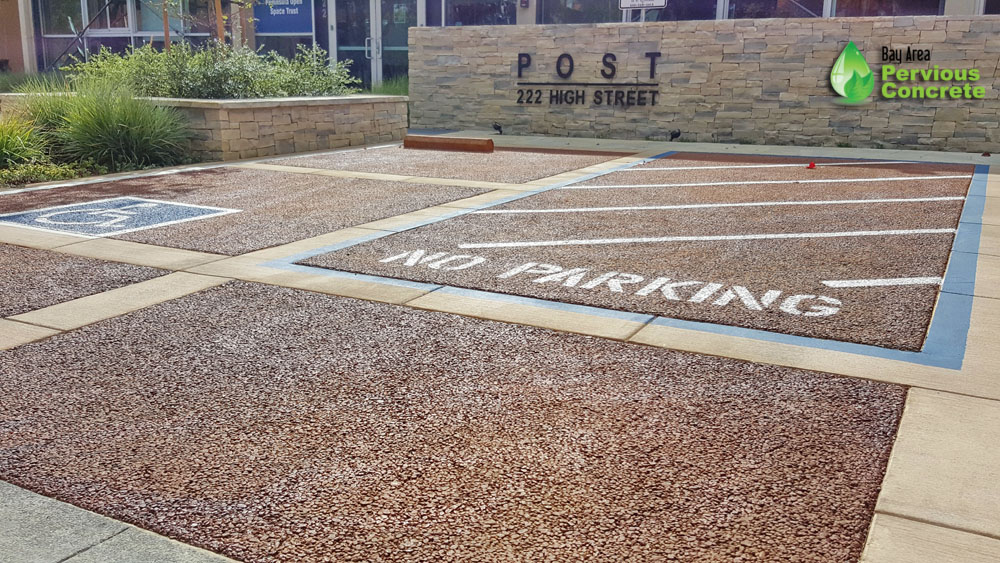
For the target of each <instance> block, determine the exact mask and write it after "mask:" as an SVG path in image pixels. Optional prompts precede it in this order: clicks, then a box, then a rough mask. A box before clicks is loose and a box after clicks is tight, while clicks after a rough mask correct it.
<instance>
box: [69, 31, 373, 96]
mask: <svg viewBox="0 0 1000 563" xmlns="http://www.w3.org/2000/svg"><path fill="white" fill-rule="evenodd" d="M348 64H349V62H347V63H345V62H338V63H336V64H334V65H332V66H331V65H329V64H328V63H327V58H326V51H324V50H323V49H320V48H318V47H312V48H305V47H303V46H299V48H298V52H297V53H296V55H295V57H294V58H293V59H291V60H289V59H285V58H283V57H281V56H279V55H277V54H276V53H274V52H271V53H268V54H266V55H262V54H260V53H257V52H254V51H251V50H249V49H243V48H238V47H237V48H234V47H232V46H229V45H224V44H219V43H212V44H210V45H208V46H206V47H204V48H200V49H197V48H194V47H191V46H190V45H189V44H187V43H178V44H176V45H173V46H172V47H171V49H170V52H165V51H157V50H155V49H153V47H152V46H151V45H143V46H142V47H138V48H133V49H130V50H129V51H128V52H127V53H126V54H125V55H119V54H117V53H113V52H111V51H109V50H106V49H102V50H101V52H100V53H98V54H96V55H93V56H92V57H90V60H88V61H87V62H77V63H75V64H73V65H70V66H68V67H65V68H64V69H63V70H64V71H66V73H67V74H68V76H69V77H70V79H71V80H73V81H80V80H84V81H86V80H91V79H102V80H110V81H113V82H114V83H117V84H123V85H125V86H127V87H128V88H129V90H131V92H132V93H134V94H135V95H137V96H162V97H170V98H208V99H228V98H265V97H285V96H316V95H341V94H350V93H354V92H356V91H357V89H356V88H354V86H356V85H357V84H358V83H359V80H358V79H356V78H352V77H351V76H350V75H349V73H348V70H347V65H348Z"/></svg>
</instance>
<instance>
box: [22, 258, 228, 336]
mask: <svg viewBox="0 0 1000 563" xmlns="http://www.w3.org/2000/svg"><path fill="white" fill-rule="evenodd" d="M226 281H228V280H226V279H225V278H217V277H213V276H203V275H198V274H190V273H186V272H175V273H173V274H168V275H166V276H163V277H159V278H154V279H152V280H149V281H145V282H141V283H137V284H134V285H130V286H127V287H123V288H119V289H113V290H111V291H106V292H104V293H99V294H97V295H91V296H89V297H81V298H80V299H74V300H73V301H67V302H66V303H60V304H58V305H52V306H51V307H45V308H44V309H39V310H37V311H31V312H29V313H23V314H20V315H14V316H12V317H11V319H12V320H17V321H23V322H26V323H31V324H35V325H40V326H45V327H50V328H55V329H59V330H72V329H74V328H79V327H81V326H85V325H88V324H91V323H95V322H97V321H100V320H104V319H109V318H112V317H117V316H119V315H123V314H125V313H129V312H132V311H136V310H138V309H142V308H144V307H149V306H150V305H154V304H156V303H162V302H164V301H169V300H171V299H176V298H178V297H182V296H184V295H187V294H189V293H194V292H196V291H201V290H203V289H207V288H210V287H215V286H217V285H221V284H223V283H225V282H226Z"/></svg>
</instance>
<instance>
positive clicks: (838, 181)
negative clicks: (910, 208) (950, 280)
mask: <svg viewBox="0 0 1000 563" xmlns="http://www.w3.org/2000/svg"><path fill="white" fill-rule="evenodd" d="M971 178H972V175H971V174H961V175H957V176H904V177H901V178H835V179H816V180H753V181H740V182H695V183H692V184H619V185H612V186H581V185H577V184H573V185H571V186H563V187H562V188H559V189H561V190H606V189H615V188H694V187H703V186H760V185H773V184H843V183H853V182H907V181H918V180H957V179H971Z"/></svg>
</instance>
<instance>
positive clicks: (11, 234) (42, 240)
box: [0, 225, 90, 250]
mask: <svg viewBox="0 0 1000 563" xmlns="http://www.w3.org/2000/svg"><path fill="white" fill-rule="evenodd" d="M85 240H90V239H88V238H86V237H78V236H74V235H63V234H59V233H49V232H46V231H36V230H35V229H26V228H24V227H14V226H11V225H0V243H6V244H15V245H17V246H27V247H29V248H40V249H43V250H47V249H50V248H56V247H57V246H64V245H67V244H73V243H75V242H80V241H85Z"/></svg>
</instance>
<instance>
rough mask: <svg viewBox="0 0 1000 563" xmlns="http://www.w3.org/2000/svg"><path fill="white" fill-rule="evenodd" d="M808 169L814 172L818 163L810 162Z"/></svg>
mask: <svg viewBox="0 0 1000 563" xmlns="http://www.w3.org/2000/svg"><path fill="white" fill-rule="evenodd" d="M806 168H808V169H809V170H812V169H814V168H816V163H815V162H810V163H809V166H806Z"/></svg>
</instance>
